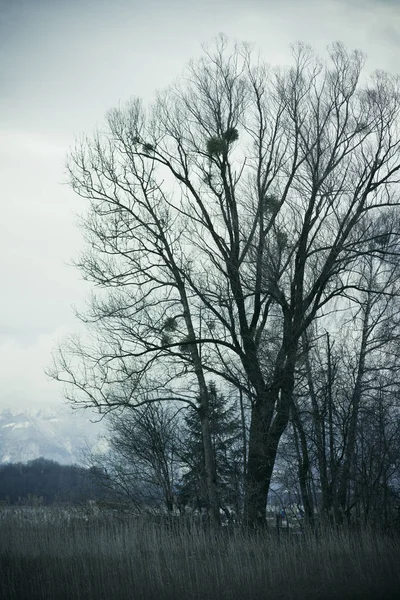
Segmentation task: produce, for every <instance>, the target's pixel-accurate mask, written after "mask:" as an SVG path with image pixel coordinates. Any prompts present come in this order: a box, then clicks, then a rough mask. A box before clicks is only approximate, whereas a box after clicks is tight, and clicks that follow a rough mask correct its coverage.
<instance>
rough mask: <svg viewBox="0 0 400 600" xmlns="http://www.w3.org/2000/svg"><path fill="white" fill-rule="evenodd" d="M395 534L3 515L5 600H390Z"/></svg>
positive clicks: (44, 512) (1, 583)
mask: <svg viewBox="0 0 400 600" xmlns="http://www.w3.org/2000/svg"><path fill="white" fill-rule="evenodd" d="M399 565H400V536H399V535H398V534H395V533H394V532H392V533H390V534H383V533H379V532H374V531H372V530H365V531H358V532H350V531H346V530H342V531H336V532H334V531H324V532H322V531H319V533H318V534H316V533H314V532H313V533H311V532H310V533H307V532H303V533H297V534H292V535H289V534H287V533H285V532H283V531H282V532H281V535H280V536H279V537H278V536H277V535H276V532H275V531H263V532H258V533H249V532H247V531H245V530H243V529H241V528H239V527H232V528H231V527H222V528H221V530H219V531H211V530H208V529H204V528H202V527H199V526H195V525H194V524H192V525H191V526H189V525H188V524H185V525H183V524H182V523H181V522H177V523H175V522H174V523H173V524H172V525H171V524H170V523H169V522H161V521H159V522H156V521H155V520H154V519H143V518H141V519H139V518H136V517H133V516H131V515H127V514H125V515H123V514H97V515H88V514H86V513H84V512H80V511H70V510H64V511H61V510H58V509H57V510H56V509H54V510H52V509H49V508H47V509H43V508H32V509H29V510H28V509H25V510H24V509H9V508H7V509H6V508H3V509H2V510H1V511H0V569H1V577H0V598H2V599H4V600H39V599H40V600H113V599H116V600H128V599H129V600H153V599H157V600H189V599H190V600H211V599H213V600H214V599H218V600H245V599H247V598H249V599H254V600H267V599H270V600H275V599H276V600H278V599H279V600H289V599H291V600H303V599H304V600H305V599H307V600H314V599H315V600H317V599H318V600H325V599H326V600H329V599H333V598H340V599H352V600H357V599H360V600H361V599H363V600H368V599H371V600H372V599H373V600H379V599H381V600H391V599H393V600H394V599H395V598H398V597H399V590H400V568H399Z"/></svg>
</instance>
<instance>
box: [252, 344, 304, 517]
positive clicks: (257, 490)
mask: <svg viewBox="0 0 400 600" xmlns="http://www.w3.org/2000/svg"><path fill="white" fill-rule="evenodd" d="M296 351H297V346H296V345H293V346H292V347H291V351H290V353H287V358H286V361H285V363H284V366H283V368H281V369H279V371H277V373H276V375H275V378H274V379H275V382H274V385H272V386H271V388H270V390H269V392H268V393H267V395H266V396H264V398H262V399H260V400H257V401H256V403H255V404H254V406H253V409H252V413H251V424H250V436H249V454H248V459H247V478H246V497H245V522H246V524H247V525H249V526H250V527H259V526H265V525H266V506H267V500H268V492H269V487H270V484H271V478H272V474H273V469H274V466H275V460H276V455H277V452H278V445H279V441H280V439H281V436H282V434H283V432H284V431H285V429H286V427H287V424H288V422H289V415H290V407H291V403H292V397H293V388H294V369H295V364H296ZM274 407H276V410H275V414H274V415H273V410H274ZM272 415H273V418H272Z"/></svg>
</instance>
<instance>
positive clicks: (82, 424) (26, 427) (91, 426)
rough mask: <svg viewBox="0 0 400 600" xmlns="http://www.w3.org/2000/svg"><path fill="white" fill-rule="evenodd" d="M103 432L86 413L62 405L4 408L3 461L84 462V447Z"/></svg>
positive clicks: (0, 420) (0, 416)
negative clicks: (82, 455)
mask: <svg viewBox="0 0 400 600" xmlns="http://www.w3.org/2000/svg"><path fill="white" fill-rule="evenodd" d="M102 432H103V427H102V425H101V424H100V423H91V422H90V421H89V419H88V417H87V415H86V413H83V414H82V413H78V412H73V413H72V414H71V411H70V409H69V408H67V407H65V406H63V405H61V407H60V408H58V407H57V408H39V409H10V408H8V409H4V410H2V411H1V410H0V463H3V464H4V463H8V462H13V463H14V462H23V463H25V462H28V461H29V460H34V459H35V458H39V457H43V458H47V459H48V460H55V461H57V462H59V463H60V464H64V465H67V464H74V463H81V462H82V457H81V453H82V450H83V449H85V448H87V447H88V446H95V445H96V443H97V439H98V437H99V436H100V435H101V433H102Z"/></svg>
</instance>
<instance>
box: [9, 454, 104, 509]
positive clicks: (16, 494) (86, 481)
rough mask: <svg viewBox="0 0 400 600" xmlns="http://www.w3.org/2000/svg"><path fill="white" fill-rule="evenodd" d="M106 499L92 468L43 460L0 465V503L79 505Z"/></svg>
mask: <svg viewBox="0 0 400 600" xmlns="http://www.w3.org/2000/svg"><path fill="white" fill-rule="evenodd" d="M109 497H110V493H107V492H106V490H105V488H104V487H103V486H101V485H100V484H99V481H98V478H97V477H95V473H94V472H93V469H92V470H90V469H85V468H83V467H79V466H77V465H60V464H58V463H57V462H55V461H52V460H47V459H44V458H38V459H35V460H31V461H29V462H27V463H9V464H5V465H1V466H0V503H4V504H11V505H13V504H26V503H31V504H32V503H33V504H40V505H50V504H80V503H86V502H87V501H88V500H105V499H107V498H109ZM113 497H114V498H115V494H114V495H113Z"/></svg>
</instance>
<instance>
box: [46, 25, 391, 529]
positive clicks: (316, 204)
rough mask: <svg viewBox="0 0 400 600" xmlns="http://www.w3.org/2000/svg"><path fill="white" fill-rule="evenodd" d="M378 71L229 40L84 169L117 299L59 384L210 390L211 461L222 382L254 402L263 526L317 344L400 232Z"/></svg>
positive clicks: (98, 399)
mask: <svg viewBox="0 0 400 600" xmlns="http://www.w3.org/2000/svg"><path fill="white" fill-rule="evenodd" d="M362 67H363V57H362V56H361V54H360V53H359V52H348V51H347V50H346V49H345V48H344V47H343V46H342V45H340V44H335V45H334V46H332V47H331V48H330V49H329V51H328V56H327V59H326V60H325V61H323V60H320V59H318V58H317V57H315V56H314V55H313V53H312V51H311V50H310V49H309V48H307V47H305V46H303V45H301V44H299V45H296V46H294V47H293V66H291V67H290V68H287V69H270V68H269V67H268V66H267V65H265V64H264V63H263V62H262V61H261V60H260V59H255V58H254V57H253V55H252V52H251V50H250V49H249V47H248V46H246V45H244V44H242V45H235V46H234V47H233V48H232V47H230V46H229V44H228V42H227V40H226V39H225V38H224V37H223V36H221V37H219V38H218V39H217V41H216V43H215V44H214V46H213V48H211V49H210V50H208V49H206V50H205V53H204V56H203V57H202V58H201V59H200V60H199V61H197V62H193V63H191V64H190V65H189V67H188V69H187V71H186V73H185V75H184V76H183V77H182V78H181V80H179V81H178V82H177V83H175V84H174V85H173V86H171V87H170V88H169V89H168V90H166V91H165V92H164V93H160V94H159V95H158V97H157V99H156V101H155V102H154V104H153V105H152V106H150V107H149V108H148V109H146V108H144V107H143V106H142V104H141V102H140V101H139V100H133V101H131V102H130V103H129V104H128V105H127V106H125V107H123V108H119V109H115V110H113V111H111V113H110V114H109V115H108V120H107V129H106V130H105V131H104V132H101V133H98V134H97V135H95V136H94V138H92V139H90V140H84V141H83V142H82V143H80V144H78V145H77V147H76V149H75V151H74V152H73V153H72V155H71V157H70V161H69V172H70V176H71V184H72V187H73V189H74V190H75V191H76V192H77V193H78V194H79V195H81V196H82V197H84V198H88V199H89V201H90V208H89V212H88V216H87V217H86V219H85V220H84V223H83V227H84V230H85V232H86V235H87V239H88V243H89V248H90V250H89V251H88V253H87V254H86V255H85V256H83V257H82V260H81V261H80V262H79V267H80V268H81V270H82V271H83V273H84V274H85V276H86V277H87V278H88V279H89V280H91V281H94V282H95V283H96V284H97V285H98V286H100V288H101V291H100V293H99V294H98V295H97V296H94V297H93V300H92V304H91V308H90V310H89V311H88V313H87V314H86V315H85V316H84V317H83V318H84V319H85V320H86V322H87V323H88V324H90V326H91V330H92V332H94V333H95V335H94V337H93V338H92V339H93V343H92V344H86V345H83V344H80V343H72V344H71V343H70V345H69V347H65V346H64V347H63V348H61V349H60V352H59V353H58V357H56V365H55V369H54V370H53V376H55V377H56V378H57V379H60V380H63V381H65V382H67V383H68V384H72V385H71V386H70V387H68V390H69V391H68V392H67V394H68V397H69V398H70V399H71V400H73V401H78V402H81V403H83V404H84V405H87V404H92V405H94V406H97V407H105V408H106V409H112V407H113V406H120V405H121V404H123V403H130V402H133V403H136V404H138V403H140V402H142V401H143V402H145V401H146V402H148V401H151V400H152V399H157V400H158V399H168V398H174V399H175V400H176V399H178V400H183V401H187V400H188V401H190V402H192V401H193V397H195V394H194V389H195V388H196V394H197V390H199V391H200V411H199V414H200V417H201V419H202V424H203V439H204V440H205V444H206V446H207V444H208V443H209V442H208V441H207V440H209V439H210V436H209V431H208V430H209V423H208V417H207V406H208V399H207V385H206V379H207V374H212V376H213V377H214V378H215V377H216V376H217V377H221V378H225V379H226V380H227V381H228V382H230V383H231V384H234V385H237V386H239V387H240V388H241V389H242V390H248V391H249V394H250V399H251V425H250V431H249V440H248V460H247V469H246V473H247V483H246V502H245V513H246V514H245V517H246V520H247V522H249V523H250V524H253V525H255V524H257V523H264V521H265V505H266V500H267V495H268V490H269V485H270V480H271V476H272V470H273V467H274V463H275V458H276V453H277V448H278V444H279V440H280V438H281V436H282V434H283V432H284V431H285V428H286V427H287V424H288V420H289V414H290V409H291V406H292V398H293V387H294V381H295V368H296V363H297V360H298V356H299V351H300V340H301V339H302V336H303V335H304V333H305V332H306V330H307V328H308V327H309V326H310V324H311V323H312V322H313V321H314V320H315V319H316V318H317V317H319V316H321V315H322V314H324V313H327V312H328V311H329V310H331V309H332V307H333V305H334V301H335V299H336V298H337V297H338V296H340V295H342V294H344V293H345V292H347V293H348V292H349V290H351V289H352V288H353V287H354V286H355V285H357V283H356V280H355V279H354V277H353V268H354V265H355V264H356V262H357V260H358V258H359V256H360V255H362V254H365V253H367V254H368V253H369V254H374V252H377V251H379V250H376V245H374V244H371V239H376V238H381V236H383V235H386V234H388V230H387V226H386V222H385V220H384V219H383V218H380V220H379V219H378V217H382V214H383V213H385V214H386V213H388V212H390V211H392V212H393V211H396V210H397V204H398V190H397V188H396V186H397V184H398V179H399V170H400V157H399V149H400V136H399V121H398V113H399V107H400V103H399V85H398V80H397V79H396V78H395V77H392V76H390V75H387V74H384V73H376V74H375V75H373V76H372V77H371V78H369V79H368V81H367V82H366V83H362V82H361V81H360V76H361V72H362ZM371 218H372V219H374V220H376V221H377V222H379V223H380V225H381V228H380V229H379V230H377V229H376V228H374V230H373V231H371V230H370V229H369V228H368V226H367V225H365V223H366V222H367V221H368V222H369V221H370V220H371ZM389 233H394V232H389ZM102 290H104V291H102ZM266 348H267V351H266V350H265V349H266ZM72 390H74V391H72ZM197 408H199V407H197ZM205 456H206V463H207V464H208V467H207V476H208V489H209V498H210V506H212V507H214V518H215V520H218V517H217V514H216V507H217V506H218V500H217V498H216V485H215V477H216V475H215V465H213V464H212V453H211V452H210V448H208V450H207V447H205ZM207 456H208V457H209V458H208V459H207Z"/></svg>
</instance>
